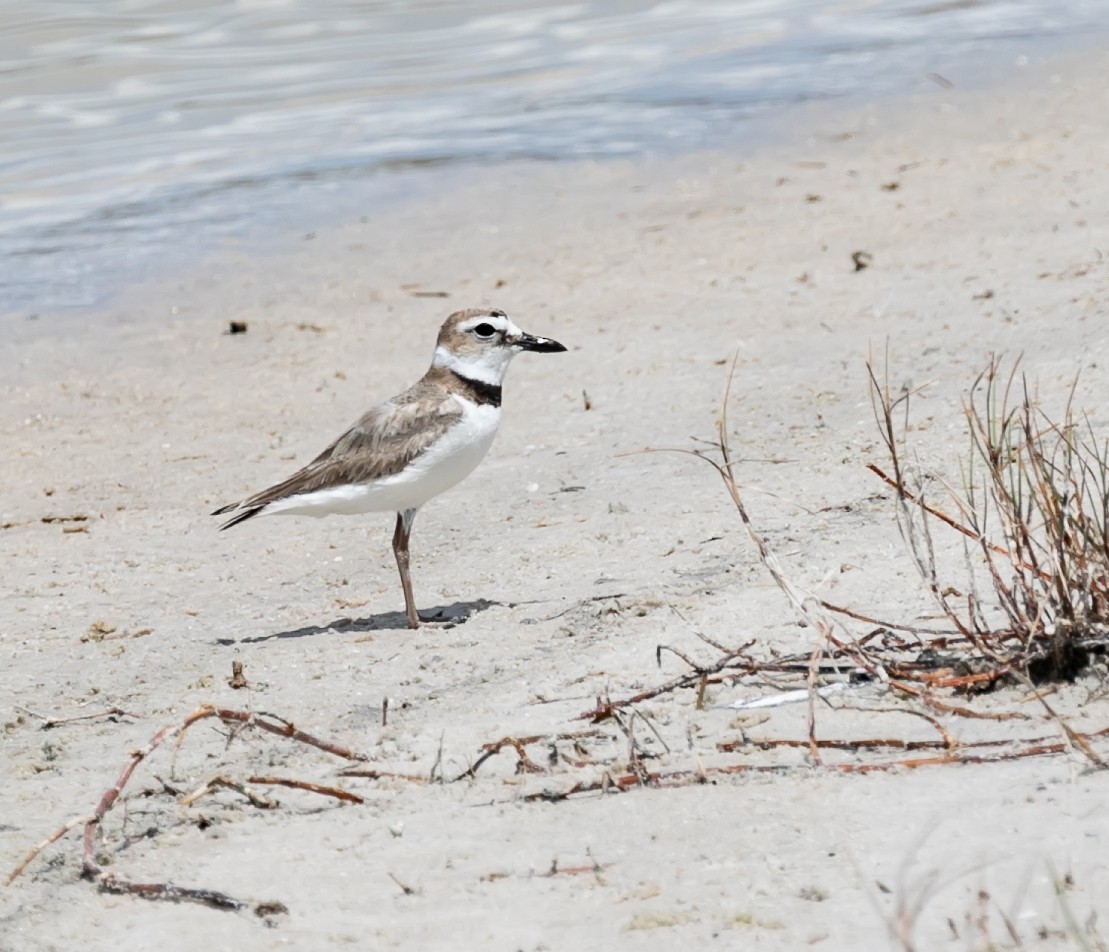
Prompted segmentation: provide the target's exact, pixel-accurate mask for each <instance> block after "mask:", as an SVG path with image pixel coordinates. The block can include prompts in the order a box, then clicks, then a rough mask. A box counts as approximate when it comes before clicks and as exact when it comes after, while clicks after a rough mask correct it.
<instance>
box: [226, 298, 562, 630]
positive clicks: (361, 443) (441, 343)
mask: <svg viewBox="0 0 1109 952" xmlns="http://www.w3.org/2000/svg"><path fill="white" fill-rule="evenodd" d="M524 350H530V351H536V352H538V353H548V354H551V353H557V352H559V351H564V350H566V348H565V347H563V346H562V344H560V343H558V341H555V340H551V339H550V338H548V337H534V336H532V335H531V334H525V333H524V332H523V331H522V330H520V328H518V327H517V326H516V325H515V324H514V323H512V321H511V320H509V318H508V315H507V314H505V313H504V311H496V310H485V309H483V308H471V309H469V310H465V311H456V312H455V313H454V314H452V315H451V316H450V317H448V318H447V319H446V321H445V322H444V323H443V326H442V327H441V328H440V329H439V338H438V340H437V341H436V343H435V355H434V357H433V358H432V361H431V367H430V368H429V369H428V371H427V373H425V374H424V375H423V377H422V378H421V379H420V380H418V381H417V382H416V383H414V384H413V385H412V386H411V387H409V388H408V389H407V390H405V391H404V392H403V393H401V394H398V395H397V396H395V397H393V398H392V399H391V400H386V401H385V402H384V403H382V404H380V405H379V406H376V407H374V408H373V409H372V410H370V411H369V412H368V413H366V414H365V415H364V416H363V417H362V418H361V419H360V420H359V421H358V422H357V423H355V424H354V426H352V427H351V428H350V429H349V430H347V431H346V432H345V433H344V434H343V435H342V436H340V437H339V438H338V439H337V440H336V441H335V442H334V443H332V444H331V445H330V446H329V447H328V448H327V449H325V450H324V451H323V452H322V453H320V455H319V456H317V457H316V458H315V459H314V460H312V462H310V463H309V464H308V465H307V466H305V467H304V468H303V469H300V470H298V471H297V472H295V473H293V475H292V476H290V477H289V478H288V479H286V480H284V481H283V482H280V483H277V484H276V485H274V486H270V487H269V489H263V490H262V491H261V492H259V493H256V494H255V495H253V496H250V497H248V498H246V499H243V500H242V501H240V502H236V503H232V504H231V505H229V506H222V507H221V508H219V509H217V510H216V511H215V512H213V513H212V515H214V516H219V515H226V514H228V513H230V514H232V516H231V518H230V519H229V520H228V521H227V522H225V523H224V524H223V525H222V526H220V528H221V529H230V528H231V527H232V526H235V525H238V524H239V523H240V522H243V521H245V520H247V519H250V518H251V517H252V516H259V515H263V516H268V515H308V516H327V515H331V514H332V513H337V514H342V515H353V514H357V513H364V512H395V513H396V514H397V524H396V529H395V530H394V532H393V554H394V555H395V556H396V560H397V569H398V570H399V571H400V584H401V588H402V589H403V591H404V609H405V614H406V615H407V618H408V627H409V628H418V627H419V626H420V622H421V621H424V622H428V621H431V620H432V619H428V618H423V619H422V618H421V617H420V615H419V613H418V612H417V611H416V602H415V599H414V598H413V597H412V581H411V578H410V576H409V553H408V539H409V536H410V535H411V533H412V522H413V520H414V519H415V518H416V513H417V512H418V511H419V509H420V507H421V506H423V505H424V503H426V502H427V501H428V500H430V499H432V498H433V497H435V496H438V495H439V494H440V493H443V492H446V490H448V489H450V488H451V487H452V486H454V485H455V484H456V483H458V482H460V481H461V480H463V479H465V478H466V477H467V476H469V475H470V473H472V472H473V471H474V468H475V467H476V466H477V464H478V463H480V462H481V460H482V458H483V457H484V456H485V454H486V453H487V452H488V450H489V447H490V446H491V445H492V443H493V438H494V437H495V436H496V435H497V425H498V424H499V423H500V420H501V382H502V381H503V380H504V375H505V371H506V370H507V369H508V365H509V363H510V362H511V360H512V358H513V357H515V356H516V354H518V353H520V352H521V351H524Z"/></svg>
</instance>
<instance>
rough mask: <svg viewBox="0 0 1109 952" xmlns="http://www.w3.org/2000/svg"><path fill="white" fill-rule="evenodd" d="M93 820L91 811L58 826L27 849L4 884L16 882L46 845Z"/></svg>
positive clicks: (8, 884)
mask: <svg viewBox="0 0 1109 952" xmlns="http://www.w3.org/2000/svg"><path fill="white" fill-rule="evenodd" d="M91 820H92V814H91V813H90V814H88V815H87V816H78V817H74V818H73V819H72V820H70V821H69V822H68V823H66V824H64V825H63V826H60V827H58V829H56V830H55V831H54V832H53V833H51V834H50V835H49V836H48V837H47V838H46V839H45V840H43V841H42V842H41V843H38V844H36V845H35V846H32V847H31V849H29V850H28V851H27V855H26V856H24V857H23V859H22V860H20V861H19V865H18V866H16V867H15V869H13V870H12V871H11V872H10V873H8V878H7V879H5V880H4V885H5V886H10V885H11V884H12V883H13V882H15V880H16V878H17V877H18V876H19V874H20V873H22V872H23V870H25V869H26V868H27V867H28V866H29V865H30V863H31V860H33V859H34V858H35V857H36V856H38V854H39V853H41V852H42V851H43V850H44V849H46V847H48V846H49V845H50V844H51V843H56V842H57V841H58V840H60V839H61V838H62V837H63V836H65V835H66V834H67V833H68V832H69V831H70V830H74V829H76V828H77V827H79V826H83V825H84V824H85V823H88V822H89V821H91Z"/></svg>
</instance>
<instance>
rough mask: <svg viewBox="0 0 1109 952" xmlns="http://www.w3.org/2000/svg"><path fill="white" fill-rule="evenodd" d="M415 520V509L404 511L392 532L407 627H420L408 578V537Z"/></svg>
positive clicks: (398, 517) (410, 582)
mask: <svg viewBox="0 0 1109 952" xmlns="http://www.w3.org/2000/svg"><path fill="white" fill-rule="evenodd" d="M415 518H416V510H415V509H405V510H404V511H403V512H398V513H397V528H396V529H395V530H394V531H393V555H394V556H396V559H397V569H398V570H399V571H400V587H401V588H402V589H403V590H404V611H405V614H407V615H408V627H409V628H419V627H420V615H419V613H418V612H417V611H416V599H415V598H413V597H412V579H411V578H409V576H408V537H409V536H410V535H411V534H412V520H413V519H415Z"/></svg>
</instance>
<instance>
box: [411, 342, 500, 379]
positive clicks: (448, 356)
mask: <svg viewBox="0 0 1109 952" xmlns="http://www.w3.org/2000/svg"><path fill="white" fill-rule="evenodd" d="M513 356H514V354H513V351H512V350H511V349H510V348H508V347H503V348H498V349H497V350H492V351H486V352H484V353H482V354H476V355H467V356H465V357H462V356H459V355H458V354H454V353H451V352H450V351H449V350H447V349H446V348H445V347H436V348H435V356H434V357H433V358H432V361H431V366H433V367H443V368H445V369H446V370H453V371H454V372H455V373H456V374H458V375H459V376H460V377H465V378H466V379H467V380H477V381H480V382H481V383H487V384H489V385H490V386H493V387H499V386H500V385H501V383H502V382H503V381H504V372H505V371H506V370H507V369H508V363H509V361H510V360H512V358H513Z"/></svg>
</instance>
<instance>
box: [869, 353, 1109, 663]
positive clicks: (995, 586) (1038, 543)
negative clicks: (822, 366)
mask: <svg viewBox="0 0 1109 952" xmlns="http://www.w3.org/2000/svg"><path fill="white" fill-rule="evenodd" d="M867 369H868V371H869V374H870V382H871V394H872V399H873V403H874V409H875V416H876V418H877V420H878V424H879V428H880V431H881V435H882V438H883V440H884V442H885V445H886V449H887V450H888V452H889V457H890V463H891V468H892V474H890V475H887V474H886V473H885V472H883V471H882V470H881V469H880V468H879V467H877V466H874V465H872V466H871V467H870V468H871V469H872V470H873V471H874V472H876V473H877V474H878V475H879V476H881V477H882V478H883V479H885V480H886V481H887V482H888V483H889V484H890V485H891V486H892V487H893V488H894V489H895V490H896V492H897V517H898V526H899V528H900V530H901V535H902V537H903V538H904V539H905V541H906V544H907V546H908V549H909V551H910V553H911V555H912V558H913V561H914V563H915V565H916V567H917V569H918V571H919V572H920V574H921V577H922V578H923V580H924V582H925V584H926V586H927V588H928V590H929V592H930V593H931V595H932V597H933V598H934V599H935V601H936V603H937V605H938V606H939V607H940V608H941V609H942V611H943V613H944V615H945V617H946V618H947V620H948V621H949V622H950V624H951V625H952V627H953V628H954V633H953V635H952V637H950V638H947V639H944V640H943V642H942V644H941V643H936V644H935V645H933V647H935V648H936V649H937V650H942V651H943V652H944V653H946V654H947V655H951V653H952V652H954V653H955V654H956V655H957V656H958V660H959V663H960V664H961V666H962V667H963V668H964V669H967V670H970V671H975V672H980V673H983V674H988V675H990V677H988V678H986V679H984V681H983V684H993V683H995V682H996V681H997V680H999V679H1001V678H1003V677H1005V676H1007V675H1014V676H1017V677H1019V678H1021V679H1023V678H1028V679H1030V680H1032V681H1034V682H1044V681H1056V680H1073V679H1074V677H1075V675H1076V674H1077V673H1078V672H1080V671H1082V670H1083V669H1084V668H1085V667H1086V666H1087V665H1088V664H1089V662H1090V659H1091V656H1092V655H1094V654H1104V653H1105V650H1106V646H1107V644H1109V443H1107V442H1106V441H1105V440H1103V439H1100V438H1099V437H1098V435H1097V433H1096V432H1095V431H1094V429H1093V427H1092V425H1091V424H1090V421H1089V420H1088V419H1087V418H1086V417H1085V415H1083V414H1081V413H1080V412H1077V411H1076V410H1075V409H1074V407H1073V393H1074V389H1073V387H1072V389H1071V394H1070V398H1069V399H1068V401H1067V404H1066V407H1065V410H1064V412H1063V415H1062V417H1061V419H1053V418H1052V417H1051V416H1049V415H1048V413H1047V412H1046V411H1044V410H1043V409H1042V408H1041V407H1040V406H1039V405H1038V403H1037V401H1036V399H1035V398H1034V396H1033V394H1032V393H1031V391H1030V388H1029V383H1028V380H1027V379H1026V378H1025V377H1024V376H1023V375H1018V367H1017V364H1014V365H1013V367H1012V368H1011V369H1010V370H1009V371H1008V372H1007V373H1005V372H1003V371H1002V368H1001V364H1000V362H999V361H998V360H997V359H996V358H994V359H991V361H990V363H989V366H988V367H987V368H986V369H985V370H984V371H983V372H982V373H981V374H979V375H978V377H977V378H976V379H975V381H974V385H973V387H972V388H971V391H970V395H969V396H968V397H967V398H966V401H965V404H964V413H965V417H966V422H967V433H968V436H969V444H970V445H969V453H968V457H967V461H966V463H965V464H964V467H963V473H962V481H961V482H962V485H961V487H959V488H955V487H952V486H950V485H943V487H942V495H943V497H944V498H945V499H946V506H948V507H950V508H951V509H952V511H953V512H954V513H955V515H954V516H952V515H948V514H947V513H945V512H943V511H942V510H941V509H940V508H937V507H934V506H932V505H931V504H930V503H929V502H928V501H927V495H928V490H927V488H926V487H927V483H926V481H925V480H924V478H923V477H922V476H921V475H920V472H921V469H920V467H919V466H918V465H916V464H915V463H913V464H909V463H907V461H906V455H905V443H904V437H903V434H904V432H905V430H906V428H907V421H908V409H909V398H910V393H909V392H907V391H906V392H902V393H900V394H899V395H897V396H896V397H894V396H893V395H892V394H891V392H890V389H889V385H888V381H884V382H880V381H879V379H878V377H877V375H876V374H875V371H874V368H873V366H872V365H870V364H868V367H867ZM898 417H901V418H902V419H903V421H904V422H903V423H902V425H901V426H900V427H899V426H898V424H897V422H896V420H897V419H898ZM937 526H940V527H942V528H943V531H945V532H949V531H950V530H954V531H956V532H958V533H960V534H961V536H962V544H963V555H964V563H965V572H964V573H963V575H962V578H961V580H960V581H959V583H958V584H957V585H956V584H951V581H950V580H949V579H944V578H941V571H940V569H939V568H938V567H937V558H936V547H935V544H934V539H933V529H934V528H935V527H937Z"/></svg>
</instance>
